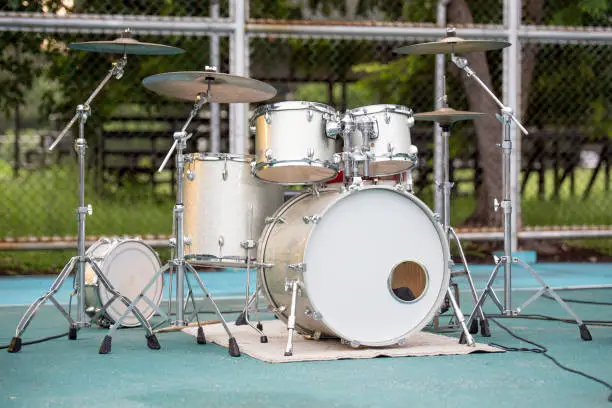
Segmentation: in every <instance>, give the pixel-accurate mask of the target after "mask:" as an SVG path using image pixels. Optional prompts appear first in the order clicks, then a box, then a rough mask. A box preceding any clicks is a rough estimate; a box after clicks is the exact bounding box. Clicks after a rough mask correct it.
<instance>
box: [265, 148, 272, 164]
mask: <svg viewBox="0 0 612 408" xmlns="http://www.w3.org/2000/svg"><path fill="white" fill-rule="evenodd" d="M265 156H266V160H268V161H272V149H266V152H265Z"/></svg>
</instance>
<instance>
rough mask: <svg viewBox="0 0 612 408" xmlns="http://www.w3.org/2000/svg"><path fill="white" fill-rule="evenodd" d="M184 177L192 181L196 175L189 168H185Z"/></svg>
mask: <svg viewBox="0 0 612 408" xmlns="http://www.w3.org/2000/svg"><path fill="white" fill-rule="evenodd" d="M185 177H187V180H189V181H193V180H194V179H195V177H196V175H195V173H194V172H193V171H191V170H187V172H186V173H185Z"/></svg>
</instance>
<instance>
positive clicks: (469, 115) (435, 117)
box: [414, 108, 486, 125]
mask: <svg viewBox="0 0 612 408" xmlns="http://www.w3.org/2000/svg"><path fill="white" fill-rule="evenodd" d="M485 115H486V113H480V112H469V111H458V110H455V109H453V108H438V109H436V110H435V111H432V112H423V113H415V114H414V120H420V121H429V122H438V123H439V124H441V125H449V124H451V123H454V122H458V121H460V120H472V119H478V118H480V117H483V116H485Z"/></svg>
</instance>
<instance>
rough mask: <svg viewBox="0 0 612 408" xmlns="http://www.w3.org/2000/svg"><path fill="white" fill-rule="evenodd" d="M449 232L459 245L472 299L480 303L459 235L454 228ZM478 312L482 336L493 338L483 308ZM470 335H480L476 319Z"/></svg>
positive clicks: (477, 309) (473, 321)
mask: <svg viewBox="0 0 612 408" xmlns="http://www.w3.org/2000/svg"><path fill="white" fill-rule="evenodd" d="M449 232H450V236H451V238H452V239H453V240H454V241H455V243H456V244H457V249H458V250H459V256H460V257H461V263H462V264H463V267H464V268H465V274H466V277H467V281H468V284H469V285H470V291H471V292H472V298H473V299H474V303H477V302H478V292H477V291H476V286H475V285H474V281H473V280H472V273H471V272H470V268H469V267H468V262H467V258H466V257H465V253H464V252H463V247H462V246H461V241H460V240H459V237H458V236H457V233H456V232H455V230H454V229H453V228H452V227H449ZM475 310H476V311H477V312H478V316H479V319H480V331H481V332H480V334H481V335H482V336H484V337H491V331H490V329H489V322H488V321H487V317H486V316H485V314H484V312H483V311H482V307H481V306H479V307H478V308H476V309H475ZM470 333H472V334H475V333H478V325H477V323H476V319H474V320H472V324H471V325H470Z"/></svg>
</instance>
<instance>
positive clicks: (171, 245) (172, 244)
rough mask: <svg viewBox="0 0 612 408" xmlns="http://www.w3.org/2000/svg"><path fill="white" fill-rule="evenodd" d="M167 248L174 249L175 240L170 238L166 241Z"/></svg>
mask: <svg viewBox="0 0 612 408" xmlns="http://www.w3.org/2000/svg"><path fill="white" fill-rule="evenodd" d="M168 246H169V247H170V248H176V238H170V239H169V240H168Z"/></svg>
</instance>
